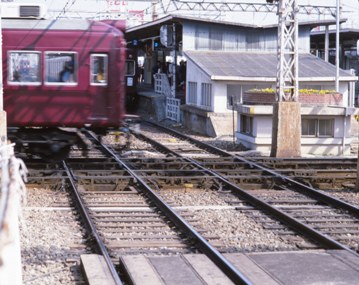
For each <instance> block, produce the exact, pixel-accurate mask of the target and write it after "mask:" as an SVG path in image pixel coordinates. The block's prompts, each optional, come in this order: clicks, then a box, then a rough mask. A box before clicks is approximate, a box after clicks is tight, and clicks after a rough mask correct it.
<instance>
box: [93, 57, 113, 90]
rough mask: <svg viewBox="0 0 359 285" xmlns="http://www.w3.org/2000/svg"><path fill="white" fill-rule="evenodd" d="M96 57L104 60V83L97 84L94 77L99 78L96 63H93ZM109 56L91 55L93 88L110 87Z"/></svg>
mask: <svg viewBox="0 0 359 285" xmlns="http://www.w3.org/2000/svg"><path fill="white" fill-rule="evenodd" d="M94 57H103V58H104V59H105V60H104V79H103V82H95V80H94V77H95V76H97V72H96V73H95V71H94V69H95V68H94V66H95V63H94V61H93V59H94ZM108 58H109V57H108V54H107V53H92V54H91V55H90V70H89V72H90V74H89V76H90V85H92V86H107V85H108Z"/></svg>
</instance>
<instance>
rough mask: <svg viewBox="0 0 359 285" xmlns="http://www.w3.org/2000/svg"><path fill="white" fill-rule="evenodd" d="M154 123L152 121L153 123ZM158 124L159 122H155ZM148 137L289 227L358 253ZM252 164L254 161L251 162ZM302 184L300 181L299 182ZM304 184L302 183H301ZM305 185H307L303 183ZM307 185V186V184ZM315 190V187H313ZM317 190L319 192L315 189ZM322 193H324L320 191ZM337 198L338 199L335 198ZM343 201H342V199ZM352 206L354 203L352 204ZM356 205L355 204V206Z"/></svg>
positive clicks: (322, 242) (322, 241) (329, 246)
mask: <svg viewBox="0 0 359 285" xmlns="http://www.w3.org/2000/svg"><path fill="white" fill-rule="evenodd" d="M151 124H152V123H151ZM155 125H157V124H155ZM159 127H160V128H163V129H166V130H168V131H169V132H172V133H175V134H177V135H178V136H180V137H182V138H184V139H188V140H189V141H192V142H195V143H198V144H200V145H203V146H204V147H206V148H207V147H209V148H212V146H210V145H208V144H205V143H203V142H200V141H197V140H195V139H193V138H189V137H187V136H185V135H183V134H180V133H178V132H176V131H174V130H171V129H168V128H166V127H162V126H159ZM141 136H142V137H145V136H143V135H141ZM145 138H146V139H148V140H149V141H151V143H152V142H153V144H154V145H157V146H158V147H161V148H162V149H165V150H166V151H168V152H169V153H171V154H173V155H175V156H177V157H180V158H183V159H184V160H185V161H189V162H192V163H193V164H194V165H195V166H196V167H198V168H201V169H202V170H203V171H204V172H206V173H208V174H210V175H212V176H213V177H215V178H217V179H219V180H220V181H221V182H222V183H224V184H225V185H227V186H228V187H230V188H231V189H232V190H233V191H234V192H235V193H237V194H238V195H240V196H241V197H243V199H245V200H247V201H248V202H249V203H251V204H252V205H255V206H257V207H260V208H262V209H264V210H265V211H268V212H269V213H270V214H272V215H273V216H275V217H276V218H277V219H279V220H280V221H282V222H284V223H285V224H287V225H288V226H289V227H291V228H294V229H296V230H297V231H299V232H301V233H303V234H304V235H306V236H307V237H309V238H311V239H312V240H315V241H317V242H319V243H320V244H322V245H324V246H326V247H328V248H329V249H343V250H346V251H349V252H351V253H353V254H355V255H358V254H357V253H356V252H355V251H353V250H351V249H350V248H348V247H347V246H345V245H343V244H341V243H339V242H337V241H336V240H334V239H332V238H330V237H328V236H326V235H323V234H322V233H321V232H319V231H317V230H315V229H314V228H312V227H310V226H308V225H306V224H304V223H302V222H300V221H299V220H297V219H295V218H293V217H292V216H290V215H288V214H286V213H285V212H283V211H281V210H279V209H277V208H276V207H273V206H272V205H270V204H268V203H267V202H265V201H263V200H261V199H259V198H257V197H255V196H253V195H251V194H249V193H248V192H247V191H246V190H244V189H242V188H240V187H239V186H238V185H236V184H234V183H232V182H230V181H228V180H227V179H226V178H225V177H223V176H222V175H220V174H218V173H217V172H214V171H212V170H209V169H207V168H205V167H203V166H202V165H201V164H200V163H198V162H197V161H195V160H193V159H191V158H184V157H182V156H181V155H180V154H178V153H176V152H175V151H173V150H171V149H169V148H167V147H166V146H164V145H162V144H160V143H158V142H157V141H154V140H152V139H150V138H147V137H145ZM213 150H214V151H216V152H219V153H223V154H225V155H230V156H233V155H232V154H230V153H228V152H226V151H223V150H221V149H219V148H216V147H213ZM233 157H234V158H237V156H233ZM244 162H246V163H250V162H247V161H246V160H244ZM250 164H252V163H250ZM253 166H255V167H257V165H256V164H254V165H253ZM258 168H260V169H261V170H263V171H268V172H269V173H273V175H275V176H278V177H280V178H282V179H283V180H287V181H288V180H289V181H291V182H292V181H293V182H295V184H296V183H297V182H296V181H294V180H292V179H288V178H287V177H285V176H283V175H280V174H277V173H275V172H274V171H271V170H268V169H266V168H264V167H262V166H260V167H259V165H258ZM299 184H300V183H299ZM300 185H302V184H300ZM303 186H305V185H303ZM305 187H307V186H305ZM308 188H309V189H313V188H311V187H308ZM313 190H315V189H313ZM315 192H318V191H316V190H315ZM304 194H306V193H304ZM320 194H322V193H320ZM324 196H326V198H332V197H330V196H327V195H324ZM334 200H336V199H334ZM340 202H342V201H340ZM343 204H344V205H346V204H347V203H345V202H343ZM349 205H350V204H349ZM350 206H352V205H350ZM353 207H354V206H353Z"/></svg>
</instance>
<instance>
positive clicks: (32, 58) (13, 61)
mask: <svg viewBox="0 0 359 285" xmlns="http://www.w3.org/2000/svg"><path fill="white" fill-rule="evenodd" d="M40 70H41V69H40V53H39V52H28V51H10V52H9V53H8V76H7V78H8V83H10V84H21V85H23V84H26V85H39V84H41V78H40Z"/></svg>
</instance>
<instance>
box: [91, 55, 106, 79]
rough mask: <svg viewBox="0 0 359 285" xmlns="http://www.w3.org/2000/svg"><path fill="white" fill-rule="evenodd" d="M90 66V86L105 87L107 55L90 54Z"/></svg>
mask: <svg viewBox="0 0 359 285" xmlns="http://www.w3.org/2000/svg"><path fill="white" fill-rule="evenodd" d="M90 64H91V68H90V72H91V74H90V77H91V81H90V82H91V85H107V73H108V57H107V54H92V55H91V61H90Z"/></svg>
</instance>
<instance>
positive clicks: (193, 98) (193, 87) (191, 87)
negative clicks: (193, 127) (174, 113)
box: [188, 81, 197, 104]
mask: <svg viewBox="0 0 359 285" xmlns="http://www.w3.org/2000/svg"><path fill="white" fill-rule="evenodd" d="M188 103H189V104H197V82H191V81H189V82H188Z"/></svg>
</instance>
